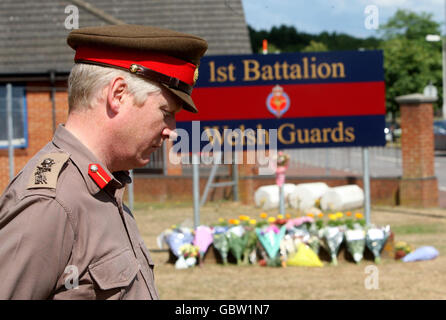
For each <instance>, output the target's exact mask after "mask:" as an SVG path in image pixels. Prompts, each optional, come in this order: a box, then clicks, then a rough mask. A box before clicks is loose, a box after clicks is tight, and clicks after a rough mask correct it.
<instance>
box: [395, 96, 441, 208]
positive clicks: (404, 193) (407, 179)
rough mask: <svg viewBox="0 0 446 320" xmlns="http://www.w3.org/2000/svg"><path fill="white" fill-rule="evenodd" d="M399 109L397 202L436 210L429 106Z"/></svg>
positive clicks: (412, 105)
mask: <svg viewBox="0 0 446 320" xmlns="http://www.w3.org/2000/svg"><path fill="white" fill-rule="evenodd" d="M400 110H401V128H402V136H401V145H402V158H403V161H402V163H403V177H402V180H401V185H400V200H401V201H400V203H401V204H402V205H404V206H415V207H437V206H438V181H437V178H436V177H435V155H434V132H433V121H434V114H433V108H432V103H413V104H405V103H402V104H401V106H400Z"/></svg>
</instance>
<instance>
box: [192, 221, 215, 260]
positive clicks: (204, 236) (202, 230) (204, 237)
mask: <svg viewBox="0 0 446 320" xmlns="http://www.w3.org/2000/svg"><path fill="white" fill-rule="evenodd" d="M212 241H213V238H212V229H211V228H209V227H208V226H198V227H197V229H196V230H195V238H194V242H193V243H194V245H196V246H197V247H198V248H199V249H200V250H199V251H200V257H201V258H203V256H204V254H205V253H206V251H207V250H208V248H209V246H210V245H211V244H212Z"/></svg>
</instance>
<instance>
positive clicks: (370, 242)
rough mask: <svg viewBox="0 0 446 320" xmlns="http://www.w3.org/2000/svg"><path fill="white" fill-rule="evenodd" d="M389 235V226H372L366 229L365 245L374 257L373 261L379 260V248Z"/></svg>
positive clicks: (378, 261) (381, 247) (380, 248)
mask: <svg viewBox="0 0 446 320" xmlns="http://www.w3.org/2000/svg"><path fill="white" fill-rule="evenodd" d="M389 235H390V226H386V227H383V228H376V227H372V228H370V229H368V230H367V235H366V245H367V248H369V249H370V251H372V253H373V256H374V257H375V263H380V262H381V250H382V249H383V248H384V245H385V243H386V241H387V238H388V237H389Z"/></svg>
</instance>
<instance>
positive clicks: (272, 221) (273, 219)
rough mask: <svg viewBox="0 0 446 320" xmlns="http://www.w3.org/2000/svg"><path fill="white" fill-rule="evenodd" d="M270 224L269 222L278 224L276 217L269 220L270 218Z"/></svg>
mask: <svg viewBox="0 0 446 320" xmlns="http://www.w3.org/2000/svg"><path fill="white" fill-rule="evenodd" d="M268 222H269V223H274V222H276V218H274V217H269V218H268Z"/></svg>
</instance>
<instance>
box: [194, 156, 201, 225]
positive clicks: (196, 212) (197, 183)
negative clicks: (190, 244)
mask: <svg viewBox="0 0 446 320" xmlns="http://www.w3.org/2000/svg"><path fill="white" fill-rule="evenodd" d="M199 165H200V157H199V154H198V152H193V153H192V175H193V180H192V181H193V194H194V229H196V228H197V227H198V226H199V225H200V168H199Z"/></svg>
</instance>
